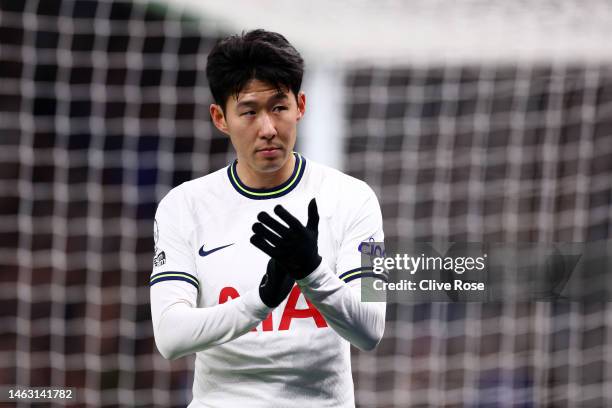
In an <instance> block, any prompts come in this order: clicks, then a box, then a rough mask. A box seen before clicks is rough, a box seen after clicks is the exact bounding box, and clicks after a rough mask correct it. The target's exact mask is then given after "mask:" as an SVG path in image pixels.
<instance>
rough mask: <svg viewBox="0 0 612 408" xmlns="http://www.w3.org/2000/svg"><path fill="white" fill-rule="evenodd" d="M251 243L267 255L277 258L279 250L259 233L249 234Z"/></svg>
mask: <svg viewBox="0 0 612 408" xmlns="http://www.w3.org/2000/svg"><path fill="white" fill-rule="evenodd" d="M250 241H251V244H253V245H254V246H255V247H257V248H259V249H260V250H261V251H262V252H264V253H265V254H267V255H269V256H270V257H272V258H278V257H279V255H280V251H279V250H278V249H277V248H275V247H273V246H272V245H271V244H270V243H269V242H268V241H266V240H265V239H264V237H262V236H261V235H258V234H255V235H253V236H251V240H250Z"/></svg>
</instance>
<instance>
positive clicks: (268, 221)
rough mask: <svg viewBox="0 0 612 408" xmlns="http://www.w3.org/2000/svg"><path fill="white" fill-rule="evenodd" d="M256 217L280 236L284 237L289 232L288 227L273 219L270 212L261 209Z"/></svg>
mask: <svg viewBox="0 0 612 408" xmlns="http://www.w3.org/2000/svg"><path fill="white" fill-rule="evenodd" d="M257 219H258V220H259V222H261V223H262V224H264V225H265V226H266V227H268V228H270V229H271V230H272V231H274V232H276V233H277V234H278V235H280V236H281V237H284V236H286V235H287V234H288V233H289V228H287V227H286V226H284V225H283V224H281V223H280V222H278V221H277V220H275V219H274V218H273V217H272V216H271V215H270V214H268V213H267V212H265V211H262V212H260V213H259V214H257Z"/></svg>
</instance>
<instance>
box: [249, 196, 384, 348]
mask: <svg viewBox="0 0 612 408" xmlns="http://www.w3.org/2000/svg"><path fill="white" fill-rule="evenodd" d="M275 213H276V214H277V215H278V216H279V217H280V218H281V219H282V220H283V221H285V222H286V223H287V225H289V227H285V226H283V225H282V224H280V223H279V222H278V221H276V220H275V219H273V218H272V217H271V216H270V215H268V214H266V213H261V214H260V215H259V216H258V220H259V221H260V223H256V224H255V225H254V226H253V232H254V233H255V235H254V236H253V237H252V238H251V242H252V243H253V245H255V246H257V247H258V248H259V249H261V250H262V251H264V252H265V253H267V254H268V255H270V256H271V257H272V258H274V259H277V260H278V262H279V263H281V264H283V265H284V266H285V267H286V269H287V270H288V271H289V273H290V274H291V275H292V276H293V277H294V278H295V279H296V281H297V283H298V285H299V286H300V289H301V290H302V293H303V294H304V296H306V297H307V298H308V299H309V300H310V301H311V302H312V303H313V304H314V305H315V307H316V308H317V309H318V310H319V311H320V312H321V313H322V314H323V316H324V317H325V320H326V321H327V322H328V323H329V325H330V326H331V327H332V328H333V329H334V330H335V331H336V332H337V333H338V334H339V335H340V336H342V337H343V338H345V339H346V340H348V341H350V342H351V343H352V344H353V345H355V346H356V347H359V348H360V349H364V350H371V349H373V348H374V347H376V345H377V344H378V343H379V341H380V339H381V338H382V335H383V332H384V325H385V304H384V303H367V302H362V301H361V279H360V278H361V277H362V276H367V275H370V276H371V273H367V272H366V273H361V272H359V273H355V274H351V278H350V279H348V278H347V279H346V282H345V281H343V280H341V279H340V277H338V276H336V275H335V274H334V273H333V272H332V270H331V269H330V268H329V266H328V265H327V264H326V263H325V262H322V261H321V257H320V256H319V254H318V249H317V236H318V218H319V217H318V211H317V207H316V203H315V201H314V200H313V201H311V203H310V205H309V208H308V214H309V216H308V223H307V225H306V226H305V227H304V226H303V225H302V224H301V223H300V222H299V221H298V220H297V219H296V218H295V217H293V216H292V215H291V214H289V213H288V212H287V211H286V210H285V209H284V208H282V207H281V206H277V207H276V208H275ZM350 218H351V222H349V223H348V226H347V227H346V230H345V231H344V234H343V240H342V243H341V249H340V254H339V262H338V267H343V266H351V267H349V268H347V269H346V270H351V269H355V268H358V267H360V266H361V253H360V252H359V250H358V248H359V243H360V242H361V241H365V240H367V239H368V238H369V237H373V238H374V239H376V240H379V241H382V240H383V235H382V216H381V215H380V208H379V206H378V201H377V200H376V197H375V196H374V194H373V192H371V190H370V195H369V196H368V197H367V200H365V203H364V205H363V206H362V207H361V208H359V209H358V211H357V213H356V214H353V215H351V217H350ZM264 225H265V227H264ZM266 227H267V228H266ZM339 270H343V269H339ZM366 274H367V275H366ZM341 276H342V275H341ZM348 281H351V284H350V286H349V285H348Z"/></svg>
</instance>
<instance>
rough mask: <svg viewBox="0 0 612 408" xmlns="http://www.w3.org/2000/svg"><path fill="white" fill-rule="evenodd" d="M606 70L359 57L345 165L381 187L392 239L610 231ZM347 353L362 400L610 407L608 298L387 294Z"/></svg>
mask: <svg viewBox="0 0 612 408" xmlns="http://www.w3.org/2000/svg"><path fill="white" fill-rule="evenodd" d="M611 108H612V69H610V67H609V66H601V65H590V64H587V65H586V66H579V65H576V64H571V65H570V64H563V65H550V66H539V65H537V66H506V65H501V66H495V65H490V64H485V65H484V66H482V67H475V66H455V65H453V66H447V67H444V66H433V67H427V68H425V67H404V68H399V67H396V68H381V67H375V66H373V67H370V68H365V67H363V68H359V69H354V70H352V71H350V72H349V73H348V77H347V99H346V111H347V118H346V127H347V129H348V131H347V133H348V134H349V135H350V136H349V137H348V138H347V141H346V146H347V147H346V155H347V159H346V163H347V165H348V169H347V170H348V172H349V173H351V174H353V175H355V176H357V177H359V178H361V179H363V180H365V181H367V182H368V184H369V185H370V186H372V187H373V188H374V189H375V190H376V191H377V193H378V195H379V197H381V204H382V211H383V214H384V220H385V226H384V227H385V235H386V239H385V241H386V243H387V244H389V245H390V246H391V247H394V248H400V249H401V248H402V247H406V244H407V243H408V242H414V241H424V242H431V241H460V242H546V243H549V242H557V241H565V242H584V241H593V240H607V239H610V238H611V234H612V228H611V220H612V217H611V215H612V212H611V209H612V187H611V186H612V184H611V183H610V179H611V173H612V119H611V116H610V109H611ZM388 315H389V316H388V320H387V328H386V333H385V338H384V340H383V342H382V344H381V345H380V346H379V348H378V349H377V351H376V355H375V356H373V355H371V354H364V353H355V354H354V372H355V373H356V378H357V381H356V383H357V384H358V386H357V389H356V393H357V395H358V400H359V401H360V404H361V405H362V406H373V407H374V406H376V407H392V406H440V407H442V406H444V407H446V406H448V407H451V406H500V405H504V406H580V407H584V406H591V407H601V406H608V405H610V404H611V403H612V401H611V400H610V391H609V388H610V382H611V381H612V372H611V368H612V366H611V364H612V360H611V358H610V356H611V351H612V348H611V344H612V342H611V341H610V340H612V337H611V336H612V326H610V318H609V316H610V306H609V304H603V303H600V304H593V305H585V304H578V303H567V304H552V303H548V304H547V303H534V304H517V303H515V304H513V303H509V302H508V303H503V304H443V303H433V304H420V305H390V306H389V308H388Z"/></svg>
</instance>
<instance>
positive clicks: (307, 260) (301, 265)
mask: <svg viewBox="0 0 612 408" xmlns="http://www.w3.org/2000/svg"><path fill="white" fill-rule="evenodd" d="M274 212H275V213H276V215H278V216H279V217H280V219H281V220H283V221H285V222H286V223H287V225H288V226H289V227H287V226H285V225H283V224H281V223H280V222H278V221H277V220H275V219H274V218H272V217H271V216H270V215H269V214H268V213H266V212H260V213H259V214H258V215H257V219H258V220H259V221H260V222H256V223H255V224H253V232H254V233H255V234H254V235H253V236H252V237H251V244H253V245H255V246H256V247H257V248H259V249H261V250H262V251H263V252H265V253H266V254H268V255H270V257H271V258H272V259H274V260H276V261H277V262H278V263H279V264H280V265H282V266H283V268H284V269H285V270H286V271H287V272H288V273H289V274H290V275H291V277H292V278H293V279H295V280H298V279H303V278H305V277H306V276H308V275H310V273H311V272H312V271H314V270H315V269H317V267H318V266H319V265H320V264H321V256H320V255H319V251H318V248H317V237H318V235H319V231H318V228H319V213H318V211H317V202H316V201H315V199H314V198H313V199H312V200H311V201H310V203H309V204H308V222H307V223H306V226H305V227H304V226H303V225H302V224H301V223H300V221H299V220H298V219H297V218H295V217H294V216H293V215H291V214H290V213H289V212H288V211H287V210H285V209H284V208H283V206H281V205H277V206H276V207H274ZM266 227H267V228H266Z"/></svg>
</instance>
